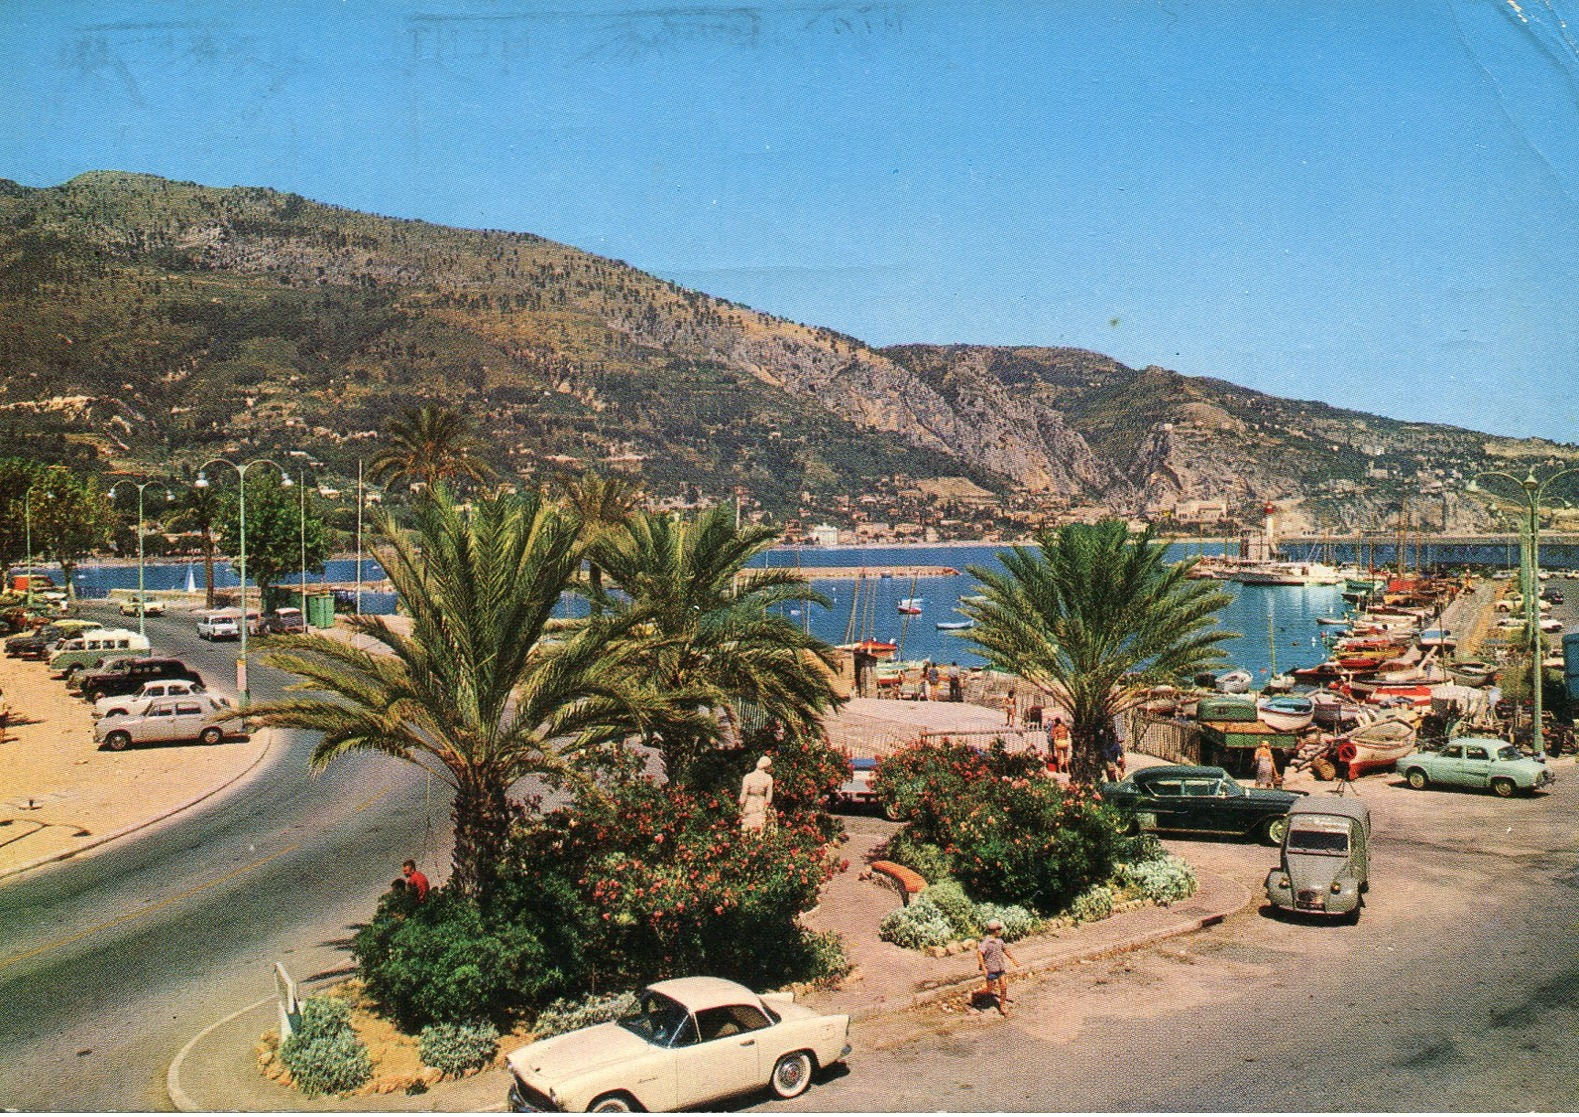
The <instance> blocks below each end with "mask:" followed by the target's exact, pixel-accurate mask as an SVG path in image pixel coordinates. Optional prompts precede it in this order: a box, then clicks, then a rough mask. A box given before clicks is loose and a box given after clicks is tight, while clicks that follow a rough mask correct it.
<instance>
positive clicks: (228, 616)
mask: <svg viewBox="0 0 1579 1117" xmlns="http://www.w3.org/2000/svg"><path fill="white" fill-rule="evenodd" d="M306 631H307V620H306V618H305V617H303V616H302V611H301V610H300V609H297V608H294V607H292V606H289V605H287V606H285V607H283V608H280V609H276V610H274V611H273V612H269V613H262V614H259V613H258V611H257V610H255V609H248V610H247V635H248V636H275V635H290V634H295V633H301V632H306ZM197 634H198V636H199V637H201V638H202V639H204V640H239V639H241V610H240V609H210V610H208V611H207V612H203V613H199V614H198V616H197Z"/></svg>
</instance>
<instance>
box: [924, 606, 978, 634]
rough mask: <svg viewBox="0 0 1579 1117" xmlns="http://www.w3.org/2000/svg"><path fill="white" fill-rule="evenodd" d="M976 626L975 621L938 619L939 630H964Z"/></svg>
mask: <svg viewBox="0 0 1579 1117" xmlns="http://www.w3.org/2000/svg"><path fill="white" fill-rule="evenodd" d="M918 612H919V610H918ZM974 627H976V622H975V621H938V631H939V632H964V631H965V630H966V629H970V628H974Z"/></svg>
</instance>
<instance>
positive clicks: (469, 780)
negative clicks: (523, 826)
mask: <svg viewBox="0 0 1579 1117" xmlns="http://www.w3.org/2000/svg"><path fill="white" fill-rule="evenodd" d="M450 818H451V820H452V821H453V822H454V824H455V852H454V855H453V857H452V859H451V862H450V872H451V876H450V881H451V883H452V884H453V885H454V886H455V887H456V888H458V889H460V890H461V892H463V893H464V894H466V895H467V896H471V897H473V898H475V899H477V900H480V901H485V900H486V899H487V898H488V897H489V895H491V894H492V892H493V889H494V885H495V884H496V883H497V882H498V877H499V867H500V865H501V864H502V862H503V860H504V852H505V846H506V843H507V842H508V841H509V838H510V823H511V819H512V812H511V809H510V801H509V797H508V795H507V794H506V790H505V788H504V787H503V786H501V783H500V781H499V780H496V779H492V778H490V777H489V776H488V774H486V773H482V772H475V771H473V772H466V773H463V774H462V776H461V779H460V781H459V786H458V787H457V788H456V789H455V800H454V803H453V805H452V806H451V808H450Z"/></svg>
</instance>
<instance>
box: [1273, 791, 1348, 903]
mask: <svg viewBox="0 0 1579 1117" xmlns="http://www.w3.org/2000/svg"><path fill="white" fill-rule="evenodd" d="M1370 869H1371V812H1370V808H1368V807H1367V806H1366V805H1365V804H1364V803H1362V802H1361V801H1360V800H1358V799H1332V798H1327V797H1325V796H1323V797H1322V798H1319V799H1302V800H1301V801H1299V802H1298V803H1295V804H1294V805H1293V806H1292V807H1290V808H1289V812H1288V830H1287V831H1286V832H1285V833H1284V835H1283V857H1282V864H1281V865H1279V866H1278V867H1277V868H1276V869H1273V870H1272V871H1271V872H1270V873H1268V874H1267V878H1266V898H1267V901H1268V902H1269V903H1270V904H1271V905H1272V906H1273V907H1276V908H1281V909H1283V910H1284V911H1292V912H1300V913H1307V914H1312V915H1336V916H1341V917H1343V918H1345V919H1347V920H1349V921H1350V922H1353V921H1355V920H1358V919H1359V918H1360V905H1361V903H1362V902H1363V901H1362V900H1361V898H1360V895H1361V893H1363V892H1365V891H1366V890H1368V889H1369V888H1370V886H1371V872H1370Z"/></svg>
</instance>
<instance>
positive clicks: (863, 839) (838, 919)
mask: <svg viewBox="0 0 1579 1117" xmlns="http://www.w3.org/2000/svg"><path fill="white" fill-rule="evenodd" d="M847 825H848V827H849V831H850V841H849V843H848V844H847V845H846V846H845V849H844V853H843V856H845V857H848V858H849V860H850V868H849V870H847V871H846V872H844V873H841V874H839V875H838V876H836V877H834V878H833V880H831V881H829V882H828V884H827V885H826V886H824V889H823V893H822V897H821V903H819V905H818V906H817V907H816V908H815V909H813V911H812V912H811V913H810V914H809V915H808V916H807V917H806V923H807V924H808V925H809V926H811V927H813V928H816V929H825V930H837V931H839V932H840V933H841V934H842V935H843V936H844V941H845V949H846V953H847V955H848V956H849V958H850V960H851V962H852V963H853V964H854V966H855V969H854V971H853V973H852V975H851V977H850V978H849V979H847V980H846V981H845V983H844V986H843V987H842V988H840V989H837V990H830V991H819V992H814V993H810V994H807V995H805V996H803V997H801V998H799V999H800V1001H801V1002H802V1003H804V1004H806V1005H808V1006H810V1007H812V1008H815V1009H817V1010H818V1011H820V1012H846V1013H849V1014H850V1015H851V1017H852V1018H854V1019H855V1020H870V1019H873V1018H876V1017H880V1016H884V1015H887V1014H889V1013H898V1012H903V1011H905V1010H907V1009H910V1008H914V1007H916V1006H919V1005H924V1004H928V1003H931V1002H934V1001H937V1000H941V999H944V998H948V997H958V998H960V999H961V1003H962V1004H963V1001H964V998H965V997H966V996H967V995H968V993H969V991H970V990H971V989H973V988H975V987H976V986H977V985H979V983H980V972H979V970H978V968H977V965H976V960H975V957H974V955H972V954H970V953H963V954H956V955H951V956H947V957H943V958H933V957H931V956H929V955H925V954H920V953H917V952H915V951H910V950H903V949H901V948H900V947H897V946H894V945H893V944H892V943H887V942H883V941H881V940H880V939H878V937H877V927H878V924H879V923H880V922H881V921H882V918H883V916H884V915H886V914H887V913H888V912H890V911H892V910H893V909H894V908H896V907H898V906H899V903H900V901H899V894H898V892H896V891H895V890H894V889H892V888H890V887H887V886H886V885H884V884H881V883H879V882H876V881H871V880H861V879H859V873H860V870H861V867H862V866H864V865H865V863H866V854H867V853H868V852H870V850H871V849H872V847H873V846H875V845H877V844H878V843H879V842H881V841H882V840H883V839H884V838H886V837H887V836H888V835H889V834H890V833H892V832H893V831H894V830H896V829H897V828H898V827H897V826H896V825H895V824H892V823H887V822H883V821H881V820H879V819H874V818H864V817H863V818H852V819H847ZM1199 877H1200V890H1199V891H1198V892H1197V893H1196V894H1195V895H1194V896H1192V897H1191V898H1190V899H1188V900H1186V901H1184V902H1182V903H1179V904H1175V905H1173V906H1172V907H1167V908H1162V907H1152V906H1146V907H1139V908H1136V909H1134V910H1131V911H1127V912H1121V913H1118V914H1115V915H1113V916H1111V917H1109V918H1108V919H1104V920H1100V921H1098V922H1095V923H1086V924H1081V925H1077V926H1074V927H1067V928H1063V929H1061V930H1058V931H1054V932H1051V933H1049V934H1046V935H1039V936H1037V937H1036V938H1033V939H1026V940H1023V941H1021V942H1018V943H1016V944H1014V952H1015V954H1016V956H1017V957H1018V958H1019V959H1020V965H1019V967H1018V968H1017V969H1016V970H1015V974H1016V976H1017V977H1018V978H1021V979H1023V978H1024V977H1025V976H1027V975H1030V974H1036V973H1043V972H1046V971H1049V970H1055V969H1058V968H1061V967H1064V966H1070V965H1077V964H1079V963H1080V962H1083V961H1086V962H1088V961H1092V960H1095V959H1098V958H1106V957H1110V956H1112V955H1115V954H1122V953H1124V952H1126V951H1131V950H1138V949H1141V948H1142V947H1145V946H1148V945H1150V944H1152V943H1155V942H1159V941H1161V940H1163V939H1167V938H1171V937H1173V936H1176V935H1183V934H1188V933H1189V932H1191V931H1196V930H1199V929H1200V928H1202V927H1209V926H1211V925H1213V924H1215V923H1218V922H1221V921H1222V920H1223V919H1224V918H1225V917H1227V916H1228V915H1231V914H1233V913H1234V912H1236V911H1238V910H1239V909H1240V908H1242V907H1244V906H1245V905H1246V904H1247V903H1249V902H1250V900H1251V895H1250V892H1249V890H1248V889H1246V888H1245V887H1244V886H1242V885H1240V884H1239V883H1237V882H1235V881H1233V880H1230V879H1228V878H1227V877H1222V876H1218V875H1216V874H1212V873H1200V874H1199ZM264 980H265V975H264V974H263V973H260V975H259V982H260V985H261V984H262V983H263V981H264ZM311 991H312V990H308V989H304V990H303V992H304V993H309V992H311ZM274 1018H275V1002H274V999H273V998H272V997H271V998H268V999H267V1000H265V1001H260V1002H259V1003H257V1004H255V1005H252V1006H250V1007H249V1008H247V1009H244V1010H242V1011H241V1012H240V1013H238V1014H237V1015H235V1016H233V1017H231V1018H228V1019H227V1020H223V1021H220V1022H219V1023H217V1024H215V1025H212V1026H211V1027H210V1028H209V1029H208V1030H207V1031H205V1032H202V1033H200V1034H199V1035H197V1036H195V1037H193V1039H192V1040H191V1041H190V1042H189V1043H188V1044H187V1046H186V1047H185V1048H184V1049H183V1050H182V1051H181V1053H180V1054H179V1055H178V1056H177V1057H176V1059H175V1061H174V1062H172V1063H171V1065H170V1072H169V1075H168V1078H167V1082H166V1085H167V1087H168V1090H169V1093H170V1099H171V1101H172V1102H173V1103H174V1104H175V1106H176V1108H177V1109H180V1110H182V1111H185V1112H203V1111H207V1112H212V1111H218V1110H241V1111H280V1110H302V1111H314V1112H320V1111H327V1110H341V1111H367V1110H383V1111H404V1112H411V1111H420V1112H459V1111H465V1110H471V1111H480V1110H500V1109H502V1108H504V1099H505V1094H506V1093H507V1091H508V1089H509V1076H508V1072H506V1071H504V1070H503V1069H494V1070H489V1071H485V1072H483V1073H482V1074H479V1075H476V1076H474V1077H471V1078H465V1079H461V1080H460V1081H457V1082H441V1083H439V1084H438V1085H437V1086H435V1087H433V1088H432V1089H431V1090H429V1091H428V1092H426V1093H423V1094H417V1095H411V1096H408V1095H405V1094H380V1095H371V1096H368V1097H352V1098H345V1099H334V1098H328V1099H325V1098H318V1099H310V1098H305V1097H303V1096H302V1095H301V1094H299V1093H297V1092H296V1091H294V1090H292V1089H289V1088H287V1087H284V1086H280V1085H278V1084H277V1083H275V1082H271V1081H269V1080H268V1079H266V1078H264V1077H263V1075H262V1074H260V1073H259V1071H258V1064H257V1057H256V1051H255V1045H256V1044H257V1041H258V1037H259V1036H260V1035H262V1033H263V1032H264V1031H265V1030H266V1029H268V1028H271V1027H273V1026H274Z"/></svg>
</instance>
